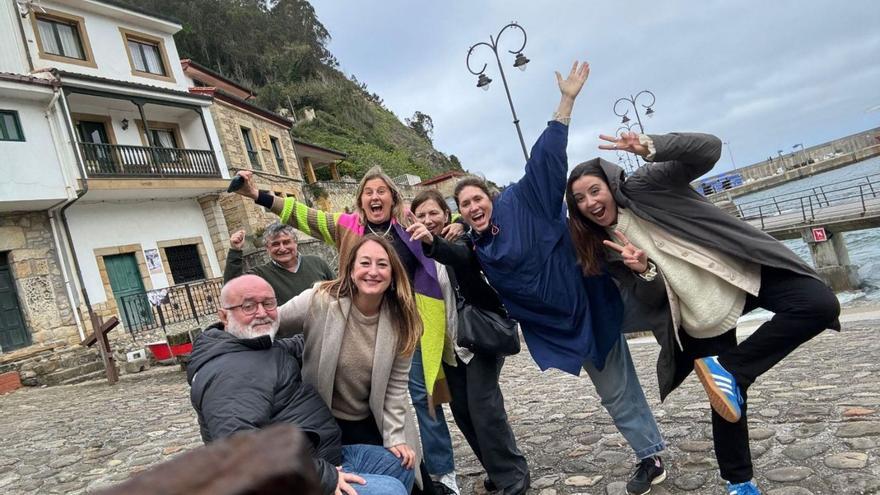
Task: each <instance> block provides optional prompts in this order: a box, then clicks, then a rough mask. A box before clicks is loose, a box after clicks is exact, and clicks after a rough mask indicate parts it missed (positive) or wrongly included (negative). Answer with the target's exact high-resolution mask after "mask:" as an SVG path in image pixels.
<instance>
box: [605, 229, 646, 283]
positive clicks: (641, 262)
mask: <svg viewBox="0 0 880 495" xmlns="http://www.w3.org/2000/svg"><path fill="white" fill-rule="evenodd" d="M614 237H616V238H617V241H618V242H619V243H620V244H617V243H615V242H612V241H602V244H605V246H606V247H608V248H610V249H613V250H615V251H617V252H618V253H620V256H621V257H622V258H623V264H624V265H626V267H627V268H629V269H630V270H632V271H634V272H636V273H645V272H646V271H647V270H648V253H646V252H645V251H643V250H641V249H639V248H637V247H636V246H634V245H633V243H632V242H630V240H629V239H628V238H627V237H626V236H625V235H623V232H621V231H619V230H615V231H614Z"/></svg>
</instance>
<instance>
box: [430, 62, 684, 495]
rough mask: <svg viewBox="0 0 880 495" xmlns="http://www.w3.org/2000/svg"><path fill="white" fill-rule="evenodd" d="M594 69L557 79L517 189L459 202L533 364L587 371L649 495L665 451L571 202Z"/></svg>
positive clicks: (472, 188) (472, 187)
mask: <svg viewBox="0 0 880 495" xmlns="http://www.w3.org/2000/svg"><path fill="white" fill-rule="evenodd" d="M589 72H590V68H589V65H588V64H587V63H582V64H580V65H579V64H578V63H577V62H576V63H575V64H574V66H573V67H572V69H571V72H570V73H569V75H568V77H567V78H565V79H563V78H562V76H561V75H560V74H559V73H558V72H557V73H556V79H557V82H558V84H559V90H560V92H561V94H562V97H561V100H560V102H559V107H558V109H557V111H556V113H555V114H554V118H553V120H552V121H550V123H549V124H548V125H547V129H546V130H545V131H544V133H543V134H542V135H541V137H540V138H538V141H537V142H536V143H535V145H534V146H533V147H532V153H531V158H529V160H528V162H527V163H526V167H525V175H524V176H523V177H522V178H521V179H520V180H519V181H518V182H516V183H514V184H512V185H511V186H509V187H507V188H506V189H505V190H504V191H503V192H502V193H501V194H500V195H498V196H497V197H495V198H494V199H493V198H492V196H491V195H490V194H489V188H488V186H487V185H486V182H485V181H484V180H482V179H479V178H476V177H469V178H465V179H462V180H461V181H460V182H459V183H458V184H457V185H456V188H455V200H456V202H457V204H458V208H459V211H460V212H461V216H462V218H463V219H464V221H465V222H467V223H468V224H469V225H470V226H471V228H472V231H471V238H472V242H473V244H474V251H473V253H474V255H475V256H476V257H477V259H478V260H479V264H480V266H481V267H482V269H483V272H484V273H485V274H486V277H487V278H488V280H489V283H491V284H492V286H493V287H494V288H495V290H497V291H498V294H499V296H500V297H501V300H502V302H503V303H504V306H505V307H506V308H507V310H508V312H509V313H510V315H511V316H512V317H513V318H515V319H516V320H518V321H519V323H520V326H521V328H522V331H523V335H524V336H525V339H526V342H527V343H528V346H529V352H530V353H531V355H532V358H533V359H534V360H535V362H536V363H537V364H538V366H539V367H540V368H541V369H542V370H545V369H547V368H558V369H560V370H562V371H566V372H568V373H571V374H573V375H578V374H580V370H581V369H584V370H586V371H587V374H588V375H589V376H590V379H591V380H592V381H593V384H594V385H595V387H596V391H597V392H598V394H599V396H600V398H601V400H602V405H603V406H604V407H605V409H606V410H607V411H608V413H609V414H610V415H611V418H612V419H613V420H614V425H615V426H616V427H617V429H618V430H619V431H620V432H621V433H622V434H623V436H624V438H626V440H627V442H628V443H629V445H630V447H632V449H633V450H634V451H635V455H636V457H637V459H638V462H637V466H636V469H635V472H634V473H633V475H632V476H631V477H630V479H629V482H628V483H627V490H628V492H629V493H633V494H644V493H648V492H649V491H650V490H651V486H652V484H656V483H659V482H661V481H663V480H664V479H665V478H666V470H665V469H664V467H663V463H662V461H661V460H660V457H659V456H658V455H657V454H658V453H659V452H661V451H663V450H664V449H665V448H666V444H665V442H664V441H663V437H662V436H661V435H660V430H659V428H658V427H657V422H656V421H655V420H654V415H653V414H652V413H651V409H650V407H649V406H648V401H647V400H646V399H645V394H644V392H643V391H642V387H641V385H640V384H639V379H638V376H637V375H636V372H635V367H634V366H633V362H632V357H631V356H630V353H629V347H628V346H627V343H626V340H625V339H624V337H623V336H622V335H621V333H620V326H621V320H622V317H623V315H622V303H621V300H620V294H619V293H618V291H617V288H616V287H615V285H614V282H613V281H612V280H611V279H610V277H609V276H608V275H607V274H601V273H600V274H598V275H595V276H591V277H584V276H582V275H581V271H580V269H579V268H578V265H577V258H576V257H575V250H574V246H573V245H572V242H571V236H570V234H569V231H568V224H567V220H566V214H565V206H564V205H563V198H564V196H565V179H566V176H567V172H568V158H567V155H566V146H567V141H568V123H569V121H570V120H571V111H572V108H573V107H574V101H575V98H576V97H577V95H578V93H579V92H580V90H581V88H582V87H583V85H584V82H586V80H587V76H588V75H589ZM438 260H439V261H441V262H443V263H446V262H447V261H449V260H440V259H439V258H438Z"/></svg>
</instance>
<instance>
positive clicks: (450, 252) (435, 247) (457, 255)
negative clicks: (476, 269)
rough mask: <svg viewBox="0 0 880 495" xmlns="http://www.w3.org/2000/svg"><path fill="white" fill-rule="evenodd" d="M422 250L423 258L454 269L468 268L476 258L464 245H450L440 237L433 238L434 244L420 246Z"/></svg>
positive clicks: (450, 243)
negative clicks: (425, 257)
mask: <svg viewBox="0 0 880 495" xmlns="http://www.w3.org/2000/svg"><path fill="white" fill-rule="evenodd" d="M422 249H423V250H424V252H425V256H427V257H429V258H432V259H435V260H437V261H439V262H440V263H443V264H444V265H448V266H451V267H453V268H456V269H462V268H468V267H470V265H471V262H472V260H473V259H474V258H475V257H476V254H474V252H473V250H472V249H470V248H469V247H468V246H467V245H466V244H462V243H458V242H456V243H452V242H449V241H447V240H446V239H444V238H442V237H440V236H434V242H433V243H431V244H429V245H425V244H422Z"/></svg>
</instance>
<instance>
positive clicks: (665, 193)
mask: <svg viewBox="0 0 880 495" xmlns="http://www.w3.org/2000/svg"><path fill="white" fill-rule="evenodd" d="M650 137H651V139H652V140H653V141H654V148H655V155H654V157H653V163H647V164H646V165H645V166H643V167H641V168H639V169H638V170H637V171H636V172H635V173H633V174H632V175H630V176H629V177H626V178H625V174H624V172H623V169H621V168H620V167H618V166H617V165H615V164H613V163H611V162H608V161H606V160H603V159H601V158H594V159H593V160H591V162H594V163H595V162H598V165H599V166H600V167H601V168H602V171H603V172H604V173H605V177H606V178H607V180H608V185H609V189H610V190H611V194H612V196H613V197H614V200H615V201H616V202H617V205H618V206H619V207H621V208H625V209H627V210H629V211H630V212H631V213H632V214H634V215H636V216H637V217H639V218H641V219H643V220H646V221H648V222H651V223H653V224H654V225H657V226H659V227H661V228H663V229H664V230H666V231H667V232H669V233H670V234H672V235H675V236H677V237H679V238H681V239H684V240H686V241H689V242H691V243H694V244H696V245H699V246H705V247H707V248H710V249H715V250H717V251H720V252H722V253H725V254H728V255H730V256H733V257H734V258H738V259H740V260H743V261H746V262H749V263H754V264H757V265H760V266H769V267H774V268H780V269H785V270H789V271H791V272H794V273H796V274H799V275H805V276H808V277H813V278H816V279H819V280H821V279H820V278H819V275H818V274H817V273H816V272H815V271H814V270H813V269H812V268H811V267H810V266H809V265H807V264H806V263H805V262H804V261H803V260H802V259H800V258H799V257H798V256H797V255H796V254H794V253H793V252H792V251H791V250H790V249H788V248H787V247H785V246H784V245H783V244H782V243H780V242H779V241H777V240H776V239H774V238H773V237H771V236H770V235H768V234H766V233H764V232H763V231H761V230H759V229H756V228H755V227H752V226H751V225H749V224H748V223H746V222H744V221H742V220H740V219H739V218H736V217H734V216H732V215H729V214H727V213H725V212H724V211H722V210H721V209H719V208H718V207H716V206H715V205H713V204H712V203H711V202H709V200H707V199H706V198H705V197H703V196H702V195H700V194H699V193H698V192H697V191H695V190H694V189H693V188H691V186H690V183H691V181H693V180H695V179H697V178H698V177H700V176H701V175H703V174H705V173H706V172H708V171H709V170H712V167H714V166H715V163H716V162H717V161H718V158H719V157H720V156H721V140H720V139H718V138H717V137H715V136H712V135H709V134H697V133H670V134H663V135H651V136H650ZM588 163H589V162H588ZM608 269H609V271H610V272H611V274H612V276H613V277H614V278H615V280H616V281H617V282H618V285H619V287H620V289H621V293H622V294H621V295H622V296H623V299H624V308H625V313H626V315H625V318H624V328H623V330H624V331H627V330H635V329H645V328H650V329H651V330H652V331H653V332H654V335H655V337H656V338H657V341H658V343H659V344H660V346H661V351H660V356H659V358H658V360H657V378H658V381H659V385H660V397H661V400H663V399H665V398H666V396H667V395H668V394H669V393H670V392H671V391H672V390H674V389H675V388H676V387H677V386H678V385H679V384H681V382H682V381H683V380H684V379H685V378H686V377H687V375H688V374H689V373H690V372H691V370H692V368H693V363H692V362H691V363H684V362H681V359H678V360H676V355H677V354H678V351H679V347H678V344H677V341H676V338H675V332H676V331H677V329H675V328H673V324H672V316H671V314H670V310H669V304H668V300H667V298H666V293H665V288H664V282H663V280H662V279H661V278H660V277H659V276H658V277H657V278H656V279H655V280H654V282H651V283H646V282H645V281H644V280H642V279H640V278H639V277H636V276H635V275H634V274H633V273H632V271H631V270H630V269H629V268H626V267H625V266H624V265H623V263H622V262H620V261H614V260H613V259H610V260H609V266H608ZM839 328H840V327H839V324H836V327H835V329H838V330H839ZM677 361H678V362H677Z"/></svg>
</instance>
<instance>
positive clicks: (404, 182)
mask: <svg viewBox="0 0 880 495" xmlns="http://www.w3.org/2000/svg"><path fill="white" fill-rule="evenodd" d="M392 180H393V181H394V182H395V183H396V184H399V185H401V186H414V185H416V184H419V183H420V182H422V178H421V177H419V176H418V175H413V174H403V175H398V176H397V177H395V178H394V179H392Z"/></svg>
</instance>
